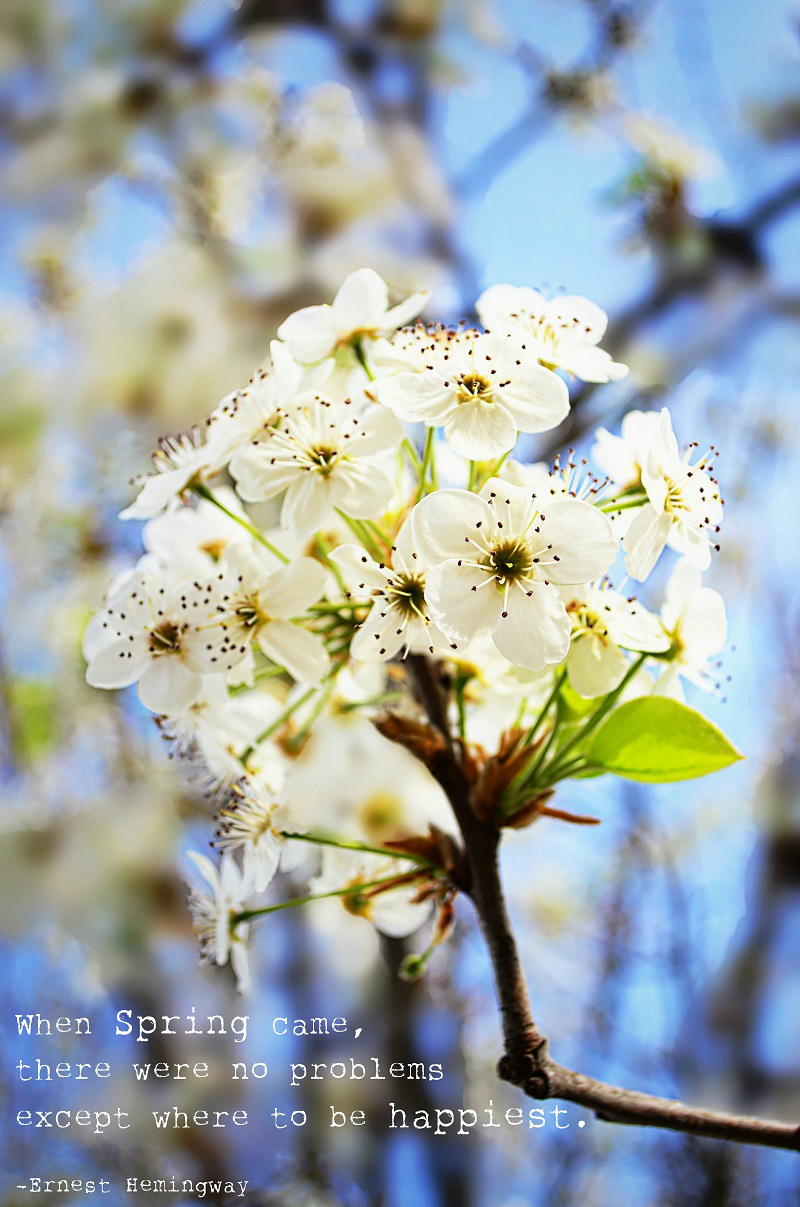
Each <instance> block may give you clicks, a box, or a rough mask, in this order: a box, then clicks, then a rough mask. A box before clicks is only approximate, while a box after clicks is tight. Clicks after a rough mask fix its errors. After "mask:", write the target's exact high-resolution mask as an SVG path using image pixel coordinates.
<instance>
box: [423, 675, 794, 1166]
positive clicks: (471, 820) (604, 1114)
mask: <svg viewBox="0 0 800 1207" xmlns="http://www.w3.org/2000/svg"><path fill="white" fill-rule="evenodd" d="M406 667H407V670H408V674H409V678H410V681H411V684H412V686H413V690H414V693H415V695H416V697H417V700H418V701H419V703H420V704H421V706H422V707H423V709H424V710H425V713H426V715H427V717H428V720H429V722H430V724H431V725H433V726H434V727H435V728H436V729H438V730H439V731H440V732H441V733H442V735H443V736H444V737H445V739H446V742H445V744H444V746H443V747H441V748H440V749H439V751H438V753H437V754H436V756H435V758H434V761H433V766H432V767H431V771H432V773H433V775H434V776H435V777H436V779H437V780H438V781H439V783H440V785H441V786H442V788H443V789H444V791H445V792H446V794H447V796H448V799H449V801H450V803H451V805H452V808H453V812H454V813H455V816H456V820H457V821H458V824H459V827H460V829H461V833H462V836H463V839H464V848H465V854H466V861H467V866H468V871H469V875H468V879H467V883H466V884H465V885H462V886H461V887H462V888H463V889H464V891H465V892H466V893H467V894H468V895H469V896H470V897H471V899H472V902H473V904H474V906H475V912H476V914H477V916H478V921H479V923H480V927H481V931H482V933H483V936H484V938H485V940H486V945H487V948H488V950H489V956H490V959H491V963H492V971H493V973H494V980H495V987H496V990H497V999H498V1004H499V1007H500V1015H501V1020H502V1029H503V1041H504V1047H505V1052H504V1054H503V1056H502V1057H501V1059H500V1062H499V1064H498V1069H497V1071H498V1075H499V1076H500V1077H501V1078H502V1079H503V1080H504V1081H509V1082H511V1083H512V1084H513V1085H516V1086H518V1087H519V1088H520V1089H521V1090H522V1091H523V1092H524V1093H525V1094H527V1095H528V1097H530V1098H535V1099H538V1100H542V1099H547V1098H559V1099H563V1100H564V1101H567V1102H574V1103H576V1104H577V1105H578V1106H583V1107H586V1108H587V1109H589V1110H592V1111H594V1113H595V1115H596V1116H597V1118H599V1119H603V1120H604V1121H606V1122H608V1123H629V1124H637V1125H638V1126H640V1127H658V1128H665V1129H669V1130H672V1131H678V1132H684V1133H687V1134H690V1135H694V1136H703V1137H705V1138H708V1139H716V1140H733V1141H737V1142H739V1143H741V1144H758V1145H761V1146H765V1147H769V1148H783V1149H790V1150H795V1151H800V1124H794V1123H782V1122H779V1121H777V1120H765V1119H757V1118H754V1117H752V1116H747V1115H734V1114H730V1113H728V1112H725V1111H711V1110H706V1109H704V1108H702V1107H693V1106H688V1105H687V1104H686V1103H683V1102H678V1101H676V1100H674V1099H671V1098H659V1097H656V1096H655V1095H652V1094H644V1093H641V1092H640V1091H638V1090H628V1089H624V1088H623V1087H621V1086H616V1085H611V1084H609V1083H608V1082H604V1081H599V1080H597V1078H594V1077H587V1076H586V1075H585V1074H583V1073H578V1072H577V1071H576V1070H574V1069H569V1068H567V1067H566V1066H565V1065H561V1064H558V1062H557V1061H555V1060H553V1059H552V1057H551V1056H550V1052H549V1046H548V1041H547V1039H546V1038H545V1036H544V1035H542V1033H541V1032H540V1031H539V1029H538V1028H537V1026H536V1023H535V1022H534V1019H533V1015H532V1012H531V1006H530V1001H529V997H528V987H527V982H526V980H525V974H524V972H523V969H522V964H521V962H520V958H519V951H518V949H517V943H516V939H515V937H514V931H513V928H512V924H511V919H510V918H509V915H508V909H507V906H506V901H505V895H504V893H503V886H502V881H501V877H500V867H499V861H498V849H499V843H500V829H499V826H498V823H497V822H496V821H495V820H493V819H492V818H488V819H483V818H479V817H478V816H477V815H476V813H475V812H474V810H473V808H472V799H471V796H472V793H471V787H470V783H469V780H468V778H467V775H466V774H465V771H464V768H463V766H462V761H461V757H460V747H459V745H458V744H457V743H455V742H454V741H453V738H452V734H451V732H450V726H449V723H448V688H447V684H446V683H445V682H444V680H443V678H442V676H441V672H440V669H439V667H438V666H437V665H436V663H434V662H432V661H431V660H430V659H429V658H427V657H426V656H424V655H412V656H410V657H409V658H408V659H407V661H406Z"/></svg>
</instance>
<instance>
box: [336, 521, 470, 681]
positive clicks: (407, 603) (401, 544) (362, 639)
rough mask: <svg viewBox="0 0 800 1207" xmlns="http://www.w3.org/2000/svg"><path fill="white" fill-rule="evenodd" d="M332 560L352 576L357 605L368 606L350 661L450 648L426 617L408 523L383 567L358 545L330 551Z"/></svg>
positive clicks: (421, 570)
mask: <svg viewBox="0 0 800 1207" xmlns="http://www.w3.org/2000/svg"><path fill="white" fill-rule="evenodd" d="M331 560H332V561H334V562H336V564H337V565H339V566H341V567H342V569H343V570H344V571H345V572H346V573H348V574H349V575H350V576H351V579H352V583H353V591H352V595H354V596H355V598H356V599H358V598H367V599H370V600H372V607H371V608H370V610H369V614H368V615H367V617H366V619H365V620H364V622H363V623H362V624H361V626H360V628H359V629H358V632H357V633H356V634H355V636H354V638H353V641H352V643H351V645H350V653H351V654H352V656H353V657H354V658H358V659H361V660H363V661H365V662H372V661H384V660H387V659H389V658H394V656H395V655H396V654H397V653H398V651H400V650H401V649H402V650H403V652H404V653H425V652H426V651H430V652H431V653H433V652H435V650H437V649H438V650H447V649H449V648H451V645H452V643H451V642H450V641H448V639H447V638H446V637H445V636H444V634H443V633H442V632H441V631H440V630H439V629H438V628H437V626H436V625H435V624H434V623H433V622H432V621H431V618H430V616H429V615H428V609H427V606H426V603H425V572H426V570H427V568H428V564H427V562H426V560H425V558H424V557H422V556H420V554H419V553H417V552H416V550H415V548H414V544H413V537H412V531H411V522H410V520H406V522H405V523H404V524H403V526H402V527H401V529H400V531H399V532H398V534H397V537H396V538H395V542H394V545H393V546H392V552H391V557H390V559H389V561H388V562H376V561H374V560H373V559H372V558H371V557H370V556H369V555H368V554H367V553H365V551H364V550H363V549H362V548H361V547H360V546H359V545H349V544H345V545H340V546H339V547H338V549H334V550H333V552H332V553H331Z"/></svg>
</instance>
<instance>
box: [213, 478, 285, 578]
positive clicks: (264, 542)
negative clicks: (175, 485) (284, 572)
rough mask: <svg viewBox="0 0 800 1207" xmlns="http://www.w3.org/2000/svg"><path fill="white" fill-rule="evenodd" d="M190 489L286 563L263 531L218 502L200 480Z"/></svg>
mask: <svg viewBox="0 0 800 1207" xmlns="http://www.w3.org/2000/svg"><path fill="white" fill-rule="evenodd" d="M192 489H193V490H194V492H195V494H196V495H199V496H200V498H201V499H207V500H208V502H209V503H213V504H214V506H215V507H218V508H219V509H220V511H222V512H224V513H225V515H226V516H228V517H229V518H230V519H232V520H235V521H236V523H237V524H241V526H242V528H244V529H245V531H247V532H249V533H250V535H251V536H252V537H253V539H254V540H256V541H258V542H259V544H261V545H263V546H264V548H265V549H268V550H269V551H270V553H271V554H272V556H273V557H277V559H278V561H280V562H283V563H284V565H287V564H288V562H289V559H288V557H287V556H286V554H285V553H281V551H280V549H277V548H276V547H275V545H273V544H272V542H271V541H268V540H267V538H266V537H265V536H264V534H263V532H259V530H258V529H257V528H256V526H255V524H251V523H250V521H249V520H245V519H244V518H243V517H242V516H240V515H237V514H236V512H235V511H231V510H230V508H228V507H226V506H225V504H224V503H220V501H219V499H218V498H217V496H216V495H215V494H214V492H213V490H210V489H209V488H208V487H207V486H205V485H204V484H203V483H202V482H198V483H197V485H196V486H193V487H192Z"/></svg>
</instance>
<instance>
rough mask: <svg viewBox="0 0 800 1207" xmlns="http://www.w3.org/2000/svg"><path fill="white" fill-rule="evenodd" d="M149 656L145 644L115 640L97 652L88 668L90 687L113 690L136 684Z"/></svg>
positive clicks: (87, 674) (87, 677)
mask: <svg viewBox="0 0 800 1207" xmlns="http://www.w3.org/2000/svg"><path fill="white" fill-rule="evenodd" d="M148 661H149V655H148V653H147V646H146V644H145V643H140V642H135V641H128V640H127V639H125V640H121V641H119V640H114V641H111V642H109V643H106V644H104V645H103V646H102V647H101V648H100V649H98V650H96V651H95V652H94V654H93V655H92V657H91V660H90V662H89V665H88V666H87V668H86V682H87V683H88V684H89V686H90V687H101V688H105V689H106V690H109V691H110V690H113V689H114V688H118V687H128V686H129V685H130V684H131V683H135V682H136V680H137V679H138V678H139V675H140V674H141V673H142V671H143V670H144V668H145V667H146V666H147V663H148Z"/></svg>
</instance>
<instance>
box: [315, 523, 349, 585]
mask: <svg viewBox="0 0 800 1207" xmlns="http://www.w3.org/2000/svg"><path fill="white" fill-rule="evenodd" d="M316 544H317V549H318V550H319V553H320V557H322V559H323V560H324V562H325V565H326V566H327V567H328V569H329V570H330V572H331V574H332V575H333V577H334V578H335V579H336V585H337V587H338V588H339V590H340V591H341V593H342V595H346V594H347V585H346V583H345V581H344V579H343V578H342V572H341V570H340V568H339V567H338V566H337V565H336V562H334V561H332V560H331V558H330V557H329V556H328V555H329V553H330V549H329V547H328V543H327V541H326V540H325V538H324V537H323V536H322V534H321V533H317V538H316Z"/></svg>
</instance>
